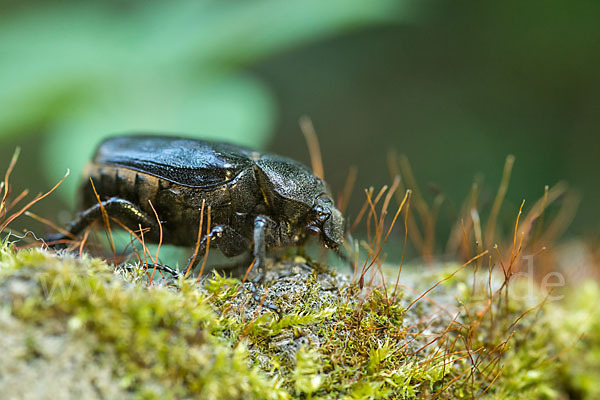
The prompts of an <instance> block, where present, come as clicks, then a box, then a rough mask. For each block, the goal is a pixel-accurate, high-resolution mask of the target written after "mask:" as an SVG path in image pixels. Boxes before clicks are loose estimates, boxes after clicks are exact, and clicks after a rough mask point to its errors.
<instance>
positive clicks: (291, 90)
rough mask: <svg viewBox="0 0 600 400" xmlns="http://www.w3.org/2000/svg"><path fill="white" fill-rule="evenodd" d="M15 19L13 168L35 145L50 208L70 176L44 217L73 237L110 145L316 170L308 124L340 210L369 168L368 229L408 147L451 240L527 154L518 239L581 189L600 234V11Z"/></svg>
mask: <svg viewBox="0 0 600 400" xmlns="http://www.w3.org/2000/svg"><path fill="white" fill-rule="evenodd" d="M0 10H1V11H0V144H1V146H0V161H1V163H0V164H1V165H0V170H2V171H3V170H4V169H5V167H6V166H7V165H8V161H9V158H10V155H11V154H12V152H13V150H14V147H15V146H16V145H20V146H21V147H22V156H21V160H20V162H19V164H18V166H17V170H16V174H15V179H14V182H15V188H14V189H15V190H19V189H23V188H26V187H27V188H30V189H31V191H32V192H37V191H38V190H40V191H41V190H46V189H47V188H49V187H50V186H51V185H52V184H53V183H54V182H56V181H57V180H58V179H59V178H60V177H61V176H62V175H63V174H64V171H65V169H66V168H70V169H71V171H72V175H71V176H70V177H69V178H68V181H67V183H66V184H65V185H64V186H63V187H61V188H60V189H59V191H58V193H57V194H56V195H54V196H52V198H51V199H48V200H47V201H44V202H43V203H41V204H39V205H36V207H35V208H34V211H35V212H37V213H39V214H42V215H45V216H50V217H51V219H53V220H55V221H60V222H64V221H65V220H67V219H68V217H69V214H68V213H63V214H61V213H57V212H56V210H57V209H59V210H68V211H72V210H73V207H74V202H73V198H74V195H73V191H74V189H75V187H76V185H77V183H78V176H77V175H78V173H79V172H80V170H81V168H82V166H83V164H84V163H85V162H86V160H87V159H88V158H89V157H90V155H91V153H92V151H93V149H94V147H95V145H96V144H97V143H98V141H99V140H100V139H101V138H102V137H103V136H106V135H110V134H115V133H122V132H130V131H137V132H139V131H149V132H167V133H179V134H186V135H191V136H197V137H204V138H212V139H222V140H227V141H232V142H237V143H242V144H246V145H251V146H253V147H257V148H260V149H265V150H271V151H274V152H277V153H280V154H282V155H286V156H290V157H293V158H296V159H298V160H300V161H303V162H305V163H307V164H309V156H308V151H307V149H306V145H305V143H304V138H303V136H302V134H301V132H300V129H299V126H298V118H299V117H300V116H301V115H308V116H310V117H311V118H312V120H313V122H314V125H315V128H316V130H317V133H318V135H319V139H320V143H321V150H322V153H323V158H324V164H325V175H326V179H327V181H328V182H329V183H330V185H331V186H332V187H333V189H334V190H335V191H336V192H340V191H341V190H342V187H343V184H344V180H345V177H346V174H347V172H348V168H349V167H350V166H351V165H355V166H357V167H358V171H359V172H358V181H357V185H356V188H355V190H354V195H353V199H352V203H351V207H350V211H349V214H350V216H352V214H353V213H354V214H356V210H357V208H358V207H359V206H360V203H361V202H362V200H363V199H364V197H363V195H362V194H361V192H362V189H363V188H365V187H368V186H371V185H373V186H375V187H379V186H381V185H383V184H386V183H390V181H391V179H390V178H389V173H388V170H387V167H386V162H385V157H386V154H387V152H388V150H389V149H392V148H394V149H397V150H398V152H400V153H404V154H406V155H407V156H408V157H409V159H410V161H411V163H412V166H413V169H414V171H415V175H416V176H417V179H418V180H419V182H421V183H422V185H423V187H424V188H426V187H429V186H432V187H435V188H436V189H435V190H436V191H442V192H443V193H445V194H446V197H447V201H446V204H445V205H444V208H443V209H442V214H441V218H442V221H441V223H440V225H439V227H438V229H439V230H441V231H443V230H447V229H448V226H449V224H450V223H451V222H452V221H453V218H454V217H453V215H455V212H456V210H457V209H459V208H460V204H461V202H462V200H463V199H464V198H465V197H466V196H467V194H468V192H469V189H470V186H471V183H472V181H473V177H474V176H475V175H476V174H477V173H481V174H482V175H483V176H484V177H485V178H484V179H485V183H486V187H487V188H488V189H487V191H486V192H484V193H483V201H484V203H485V202H486V201H487V203H490V202H491V200H492V199H493V195H494V193H495V190H496V187H497V185H498V183H499V181H500V177H501V172H502V166H503V163H504V159H505V157H506V155H507V154H509V153H512V154H514V155H515V156H516V164H515V167H514V170H513V177H512V181H511V185H510V188H509V191H508V195H507V203H506V204H505V207H504V209H505V210H507V215H508V217H507V219H506V220H505V221H504V223H505V224H506V225H507V226H508V224H509V223H512V221H513V220H514V216H515V214H516V211H517V210H518V205H519V204H520V202H521V200H522V199H527V200H528V201H529V204H533V202H534V201H535V200H536V199H537V198H539V197H540V196H541V195H542V194H543V189H544V185H546V184H549V185H553V184H554V183H556V182H558V181H560V180H567V181H568V182H569V183H570V184H571V185H572V187H574V189H575V190H577V191H578V192H579V193H580V194H581V198H582V202H581V205H580V207H579V211H578V214H577V217H576V219H575V221H574V223H573V225H572V227H571V232H572V233H578V234H579V233H581V234H585V235H596V234H598V233H600V232H599V229H600V224H599V223H598V222H599V220H600V210H599V207H598V200H600V185H599V184H598V180H599V179H598V178H599V173H598V170H599V168H600V161H599V157H600V135H599V133H598V127H599V126H600V22H599V21H600V2H598V1H576V2H563V1H556V0H549V1H548V0H547V1H530V2H520V1H503V2H477V1H441V0H428V1H383V0H382V1H374V2H367V1H364V0H356V1H353V0H330V1H327V2H323V1H317V0H304V1H301V2H287V1H277V0H272V1H268V0H267V1H227V2H225V1H184V0H176V1H169V2H165V1H162V2H153V1H124V0H121V1H117V0H112V1H106V0H105V1H85V2H81V1H39V2H35V1H33V2H32V1H29V2H17V1H0ZM429 183H432V185H429ZM425 192H426V196H428V197H429V198H431V197H432V196H431V195H430V194H429V192H428V191H427V190H425ZM484 205H485V204H484ZM488 206H489V204H488ZM509 221H510V222H509ZM28 222H29V221H28ZM21 223H23V222H21ZM27 226H28V227H31V226H35V224H34V223H33V222H31V224H27Z"/></svg>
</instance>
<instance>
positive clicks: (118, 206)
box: [47, 197, 159, 242]
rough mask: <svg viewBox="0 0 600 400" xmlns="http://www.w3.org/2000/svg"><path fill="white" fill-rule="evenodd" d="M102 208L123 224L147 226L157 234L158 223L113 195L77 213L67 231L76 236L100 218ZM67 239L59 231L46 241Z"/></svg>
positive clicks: (132, 205)
mask: <svg viewBox="0 0 600 400" xmlns="http://www.w3.org/2000/svg"><path fill="white" fill-rule="evenodd" d="M102 208H104V209H105V210H106V213H107V214H108V215H109V216H111V217H115V218H117V219H119V220H120V221H121V222H123V223H124V224H125V225H127V226H129V227H132V228H133V229H137V227H138V225H140V224H141V226H142V227H149V228H150V232H151V233H152V234H153V235H158V232H159V228H158V223H157V221H156V220H155V219H154V218H150V216H148V214H146V213H145V212H144V211H142V210H141V209H140V208H139V207H138V206H136V205H135V204H133V203H132V202H130V201H128V200H124V199H121V198H118V197H113V198H111V199H108V200H106V201H103V202H101V203H98V204H95V205H93V206H92V207H90V208H88V209H87V210H85V211H82V212H80V213H78V214H77V218H75V219H74V220H73V221H71V222H70V223H69V224H68V225H67V229H66V230H67V231H68V232H69V233H70V234H71V235H72V236H77V235H78V234H79V233H81V231H83V230H84V229H85V228H87V227H88V226H89V225H91V224H92V223H93V222H94V221H96V220H98V219H101V218H102ZM65 239H68V236H67V235H63V234H61V233H57V234H53V235H49V236H48V237H47V241H49V242H54V241H58V240H65Z"/></svg>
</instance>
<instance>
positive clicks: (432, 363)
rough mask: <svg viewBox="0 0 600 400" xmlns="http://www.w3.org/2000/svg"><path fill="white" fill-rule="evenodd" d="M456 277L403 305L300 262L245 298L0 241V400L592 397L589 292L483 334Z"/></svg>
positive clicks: (221, 285) (513, 315) (401, 296)
mask: <svg viewBox="0 0 600 400" xmlns="http://www.w3.org/2000/svg"><path fill="white" fill-rule="evenodd" d="M309 264H310V265H309ZM456 268H457V266H456V265H452V266H448V267H447V268H445V269H444V268H442V269H438V270H435V271H434V272H431V273H424V272H423V271H420V272H418V271H415V272H413V276H416V277H418V279H414V280H413V281H412V282H413V283H415V285H417V286H420V287H414V288H415V289H417V290H418V291H421V292H423V291H424V290H426V289H427V288H428V287H431V286H432V285H433V284H435V283H436V282H437V281H438V280H439V279H440V277H442V278H443V277H447V276H448V275H447V274H448V271H453V270H455V269H456ZM440 271H441V272H440ZM150 273H152V271H150ZM403 274H404V272H403ZM403 276H404V275H403ZM407 276H410V274H408V275H407ZM394 279H395V276H394ZM471 279H472V274H470V273H468V272H466V270H465V271H462V272H461V273H459V274H457V275H455V276H453V277H452V279H448V280H446V281H444V283H443V284H440V285H439V286H438V287H436V289H435V291H432V292H431V293H428V294H427V296H425V297H423V298H422V299H421V300H419V301H417V302H414V304H413V300H414V299H415V298H416V297H417V295H416V294H413V293H412V292H408V291H405V292H403V291H400V290H396V291H394V290H393V288H392V287H391V286H389V285H383V286H380V287H377V284H375V283H374V284H373V285H371V286H367V287H365V288H363V289H362V290H361V289H360V288H359V287H357V285H356V284H353V283H352V280H351V278H350V277H348V276H345V275H343V274H336V273H335V272H333V271H330V270H329V269H328V268H327V267H323V266H318V265H313V264H311V263H309V262H307V261H306V260H305V259H302V258H300V257H296V258H289V259H284V260H280V261H277V262H276V263H274V264H273V265H271V266H270V268H269V273H268V275H267V279H266V283H265V285H264V286H260V287H259V288H257V290H256V291H252V290H251V286H252V285H251V284H248V283H246V284H242V283H241V282H240V280H238V279H236V278H231V277H228V276H223V275H219V274H217V273H211V274H209V275H208V277H205V278H203V279H201V280H199V281H198V280H196V279H187V280H186V279H183V278H182V279H179V280H177V281H173V280H172V279H170V278H168V277H164V278H163V277H161V276H160V273H159V272H155V275H154V276H153V279H152V281H151V282H150V280H149V279H148V275H147V271H145V270H144V269H143V268H141V267H138V268H137V269H136V270H135V271H134V272H131V271H129V272H125V271H124V270H117V271H115V269H114V268H113V267H111V266H109V265H107V264H106V263H104V262H102V261H100V260H98V259H91V258H87V257H85V256H84V257H83V258H76V257H73V256H70V255H68V254H60V255H57V254H54V253H50V252H46V251H43V250H40V249H32V250H20V251H15V250H13V249H11V247H10V245H9V244H7V243H5V244H4V245H2V247H0V304H1V309H0V331H1V332H2V335H0V393H3V396H4V397H6V398H50V397H51V398H206V399H236V398H257V399H269V398H273V399H279V398H282V399H286V398H356V399H359V398H407V399H409V398H430V397H434V396H438V397H440V398H469V399H470V398H474V397H478V396H481V397H483V398H498V399H499V398H528V399H530V398H566V396H568V395H569V394H572V393H577V395H578V396H579V397H580V398H589V399H593V398H597V395H598V389H597V388H596V385H595V383H594V382H596V381H597V380H598V378H600V371H599V367H598V365H599V363H598V361H599V360H600V350H599V349H600V346H599V344H600V340H599V338H598V333H597V332H599V331H600V315H599V312H598V310H597V308H596V307H595V306H594V305H595V304H596V303H597V301H598V300H600V290H599V289H598V286H597V285H596V284H595V283H589V284H587V285H586V286H585V288H584V289H583V290H579V291H578V292H577V295H573V296H571V297H570V298H569V300H568V301H564V302H562V303H552V304H547V305H545V306H544V307H543V308H541V311H537V309H535V310H534V311H533V312H526V311H527V310H528V309H529V307H530V306H531V305H530V304H526V302H509V304H502V303H498V304H496V302H495V301H494V303H493V305H492V306H491V307H492V310H493V311H494V312H495V318H496V320H495V324H494V325H492V324H489V323H488V320H487V319H485V318H482V321H484V322H483V323H480V324H479V325H477V315H480V314H481V313H482V312H484V310H485V309H486V300H485V298H483V300H477V299H476V298H475V296H473V294H474V292H469V291H468V290H466V289H465V288H469V287H471V284H472V282H471ZM391 280H392V279H391ZM511 290H519V289H518V286H515V288H513V289H511ZM469 293H470V294H469ZM457 297H458V298H460V299H461V300H460V301H457V300H456V298H457ZM540 299H543V297H541V296H540ZM488 308H489V307H488ZM503 310H504V311H503ZM574 310H576V311H577V312H573V311H574ZM478 313H479V314H478ZM517 318H519V319H518V323H517V324H514V325H513V324H512V322H513V321H514V320H515V319H517ZM488 325H489V328H488ZM449 326H451V327H454V328H453V329H451V330H449V329H448V327H449ZM455 328H456V329H455ZM452 343H453V344H452ZM451 344H452V346H451ZM500 346H503V347H500ZM449 349H452V351H448V350H449ZM478 349H479V350H478ZM494 349H495V350H494ZM467 350H468V351H467ZM500 350H502V351H500ZM487 356H489V357H490V363H482V364H477V362H476V360H477V359H478V358H480V357H482V358H483V357H487ZM496 356H497V357H498V358H497V361H494V360H493V359H492V357H496ZM492 361H493V363H492ZM474 362H475V364H476V367H473V363H474ZM486 365H488V367H487V368H489V370H483V369H484V368H486Z"/></svg>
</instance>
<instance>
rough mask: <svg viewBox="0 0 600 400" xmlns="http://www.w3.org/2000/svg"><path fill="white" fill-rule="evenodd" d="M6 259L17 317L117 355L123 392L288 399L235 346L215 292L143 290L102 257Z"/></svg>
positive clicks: (25, 254)
mask: <svg viewBox="0 0 600 400" xmlns="http://www.w3.org/2000/svg"><path fill="white" fill-rule="evenodd" d="M0 257H1V258H0V279H1V280H0V293H2V296H4V297H5V299H3V300H4V301H3V304H7V306H8V307H9V310H10V314H11V316H12V317H14V318H16V319H18V320H19V321H21V322H23V323H26V324H28V325H29V326H36V327H37V329H39V331H40V332H46V331H47V330H50V329H55V330H56V329H58V330H59V331H60V332H62V333H65V334H67V335H68V340H69V341H74V340H76V339H81V338H85V342H86V343H87V344H88V345H89V346H90V349H91V354H111V355H112V357H114V358H113V364H112V366H111V368H112V375H113V378H114V382H115V385H118V387H120V388H121V389H122V390H123V392H124V393H128V394H130V395H132V396H133V397H140V398H182V397H189V396H193V395H200V396H204V397H206V398H215V399H218V398H223V399H229V398H246V397H248V396H252V397H261V398H266V397H268V398H285V397H286V394H285V393H284V392H283V391H281V390H280V389H278V387H277V385H278V384H277V382H276V381H275V380H273V379H270V378H268V377H266V375H265V374H263V373H262V372H260V371H258V369H257V368H256V367H252V366H251V365H250V364H249V358H248V351H247V349H246V347H245V346H243V345H240V346H237V347H235V348H233V346H232V345H231V343H230V342H229V341H228V340H227V339H226V338H225V337H224V335H222V332H221V329H222V328H221V326H220V323H219V317H218V315H217V314H216V313H215V312H214V311H213V309H212V308H211V306H210V303H209V302H208V301H207V300H206V297H207V296H206V294H204V293H203V292H202V291H199V290H196V289H195V288H194V287H193V286H192V285H191V284H190V283H189V282H186V281H181V282H178V283H179V289H178V290H172V289H170V288H168V287H166V286H165V285H153V286H151V287H144V286H141V285H138V284H131V283H127V282H126V281H125V280H124V279H122V277H121V276H120V275H119V274H116V273H114V272H112V269H111V268H110V267H108V266H107V265H106V264H104V263H102V262H100V261H98V260H92V259H83V260H78V259H75V258H72V257H68V256H63V257H56V256H53V255H50V254H48V253H45V252H43V251H40V250H29V251H19V252H13V251H10V250H9V249H8V248H7V247H6V246H4V247H3V248H2V250H1V256H0ZM16 282H21V283H24V285H26V288H27V289H26V290H25V291H24V292H23V294H22V296H18V295H15V292H14V287H15V286H19V284H17V283H16ZM21 286H23V285H21ZM57 326H58V328H57ZM48 334H49V333H48ZM34 348H35V346H34V345H31V346H30V352H31V353H32V354H33V353H34ZM34 356H35V355H32V357H34ZM89 361H90V362H93V360H89Z"/></svg>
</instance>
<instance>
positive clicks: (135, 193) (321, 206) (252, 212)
mask: <svg viewBox="0 0 600 400" xmlns="http://www.w3.org/2000/svg"><path fill="white" fill-rule="evenodd" d="M84 178H85V183H84V185H83V186H82V190H81V204H82V205H83V208H85V211H83V212H81V213H79V214H78V217H77V219H75V220H74V221H72V222H71V223H70V224H69V225H68V227H67V230H68V231H69V233H71V234H72V235H77V234H78V233H80V232H81V231H82V230H83V229H85V228H86V227H87V226H88V225H89V224H91V223H92V222H93V221H95V220H97V219H99V218H100V217H101V213H102V211H101V207H100V204H99V203H98V201H97V198H96V195H95V194H94V192H93V189H92V186H91V184H90V182H89V181H90V178H91V179H92V181H93V182H94V185H95V189H96V191H97V193H98V195H99V196H100V198H101V199H102V206H103V207H104V209H105V210H106V211H107V213H108V214H109V215H110V216H113V217H115V218H117V219H119V220H120V221H121V222H123V223H124V224H125V225H127V226H128V227H130V228H131V229H133V230H137V229H138V227H139V225H141V226H142V227H149V228H150V231H149V232H148V233H146V234H145V235H144V237H145V239H147V240H149V241H151V242H157V241H158V240H159V227H158V222H157V220H156V218H155V216H154V211H153V210H152V208H151V205H150V202H151V203H152V205H153V206H154V208H155V210H156V212H157V214H158V216H159V218H160V220H161V225H162V231H163V243H170V244H174V245H180V246H194V245H195V244H196V241H197V237H198V236H197V235H198V224H199V219H200V210H201V207H202V202H203V200H204V201H205V204H206V206H210V208H211V227H210V233H209V235H210V241H211V244H212V243H214V244H216V245H217V247H218V248H219V249H220V250H221V252H222V253H223V254H224V255H225V256H227V257H233V256H236V255H239V254H242V253H244V252H249V251H252V254H253V255H254V257H255V258H256V264H255V265H256V267H255V268H257V270H258V271H259V273H258V278H257V279H256V281H260V280H261V279H262V278H263V277H264V266H265V251H266V249H267V248H274V247H283V246H300V245H303V244H304V243H305V242H306V240H307V234H308V233H313V234H317V235H318V236H319V238H320V240H321V243H322V244H323V245H324V246H325V247H327V248H330V249H333V250H335V251H339V249H340V246H341V244H342V241H343V237H344V218H343V216H342V213H341V212H340V211H339V210H338V209H337V208H336V207H335V205H334V204H333V201H332V200H331V196H330V195H329V192H328V190H327V187H326V184H325V182H324V181H323V180H321V179H319V178H317V177H316V176H315V175H314V174H313V173H312V172H311V171H310V170H309V169H308V168H307V167H305V166H304V165H302V164H300V163H298V162H296V161H294V160H292V159H289V158H285V157H281V156H278V155H275V154H268V153H260V152H257V151H254V150H251V149H249V148H246V147H242V146H236V145H232V144H228V143H221V142H210V141H203V140H196V139H188V138H183V137H170V136H150V135H127V136H117V137H112V138H109V139H106V140H105V141H103V142H102V143H101V144H100V145H99V146H98V148H97V150H96V154H95V156H94V158H93V160H92V162H91V163H90V164H89V165H88V166H87V168H86V170H85V172H84ZM206 231H207V218H204V227H202V232H206ZM61 238H65V237H64V236H63V237H61V235H54V236H53V237H52V240H57V239H61ZM206 242H207V238H206V235H204V236H203V237H202V239H201V242H200V246H199V252H198V255H202V254H203V253H204V252H205V249H206ZM199 258H200V257H197V258H196V260H198V259H199Z"/></svg>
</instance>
